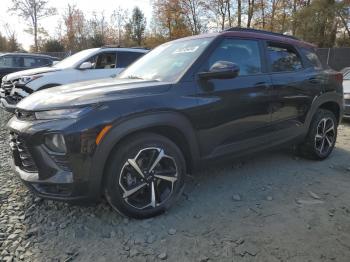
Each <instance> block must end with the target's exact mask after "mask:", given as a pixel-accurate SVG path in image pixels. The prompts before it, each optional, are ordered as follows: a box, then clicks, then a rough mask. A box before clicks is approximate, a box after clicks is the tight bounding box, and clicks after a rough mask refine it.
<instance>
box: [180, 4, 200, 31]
mask: <svg viewBox="0 0 350 262" xmlns="http://www.w3.org/2000/svg"><path fill="white" fill-rule="evenodd" d="M180 3H181V6H182V8H183V11H184V15H185V16H186V18H187V20H188V24H189V25H190V27H191V31H192V34H193V35H197V34H199V33H201V32H202V29H203V28H204V24H203V23H202V20H203V17H204V14H205V9H206V8H205V1H203V0H181V1H180Z"/></svg>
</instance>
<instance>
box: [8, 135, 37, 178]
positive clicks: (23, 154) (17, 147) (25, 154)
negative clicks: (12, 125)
mask: <svg viewBox="0 0 350 262" xmlns="http://www.w3.org/2000/svg"><path fill="white" fill-rule="evenodd" d="M10 146H11V149H12V150H13V151H15V152H17V153H18V157H19V162H20V165H21V167H22V169H23V170H25V171H28V172H37V170H38V169H37V167H36V165H35V162H34V160H33V158H32V156H31V154H30V152H29V150H28V147H27V145H26V143H25V141H24V140H23V139H22V138H21V137H19V136H18V135H17V134H16V133H10Z"/></svg>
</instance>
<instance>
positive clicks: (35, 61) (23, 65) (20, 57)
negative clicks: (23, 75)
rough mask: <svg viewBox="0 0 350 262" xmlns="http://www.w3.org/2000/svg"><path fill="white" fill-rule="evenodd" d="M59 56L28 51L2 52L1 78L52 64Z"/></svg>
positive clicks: (0, 60)
mask: <svg viewBox="0 0 350 262" xmlns="http://www.w3.org/2000/svg"><path fill="white" fill-rule="evenodd" d="M59 60H60V59H59V58H57V57H52V56H48V55H39V54H28V53H1V54H0V80H1V79H2V78H3V77H4V76H5V75H7V74H10V73H13V72H17V71H22V70H25V69H29V68H36V67H43V66H51V65H52V64H53V62H54V61H59Z"/></svg>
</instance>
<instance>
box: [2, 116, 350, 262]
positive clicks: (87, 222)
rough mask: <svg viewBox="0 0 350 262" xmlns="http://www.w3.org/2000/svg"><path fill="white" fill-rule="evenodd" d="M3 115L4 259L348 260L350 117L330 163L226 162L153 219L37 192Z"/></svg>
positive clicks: (194, 180)
mask: <svg viewBox="0 0 350 262" xmlns="http://www.w3.org/2000/svg"><path fill="white" fill-rule="evenodd" d="M8 118H9V115H8V114H5V113H4V112H0V138H1V140H0V261H160V260H167V261H266V262H274V261H346V262H348V261H349V259H350V194H349V188H350V161H349V160H350V124H347V123H345V124H343V125H341V126H340V128H339V137H338V144H337V148H336V150H335V151H334V153H333V154H332V155H331V157H330V158H329V159H328V160H326V161H323V162H313V161H308V160H304V159H299V158H297V157H294V156H293V154H292V153H290V152H288V151H280V152H274V153H268V154H262V155H261V156H260V157H254V158H249V159H246V160H244V161H243V162H237V161H236V162H233V161H232V162H231V163H227V164H221V165H218V166H216V167H213V168H210V169H209V170H206V171H203V172H200V173H199V174H196V175H195V176H193V177H189V178H188V186H187V187H186V189H185V193H184V194H183V196H182V199H180V201H179V202H178V203H177V205H176V206H174V207H173V208H172V209H171V210H170V211H169V212H168V213H166V214H164V215H162V216H159V217H157V218H154V219H148V220H143V221H140V220H129V219H126V218H123V217H121V216H120V215H118V214H117V213H115V212H113V211H112V210H111V208H110V207H109V206H108V205H107V204H106V203H101V204H99V205H97V206H93V207H79V206H70V205H67V204H65V203H56V202H53V201H47V200H42V199H39V198H36V197H34V196H33V195H32V194H31V193H29V192H28V190H27V189H26V188H25V187H24V186H22V184H21V182H20V181H19V180H18V178H17V177H15V176H13V172H12V171H11V169H10V165H9V163H10V152H9V146H8V144H7V132H6V130H5V129H4V125H5V123H6V120H7V119H8Z"/></svg>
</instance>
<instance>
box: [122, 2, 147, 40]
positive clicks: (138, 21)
mask: <svg viewBox="0 0 350 262" xmlns="http://www.w3.org/2000/svg"><path fill="white" fill-rule="evenodd" d="M145 29H146V18H145V15H144V14H143V13H142V11H141V10H140V8H138V7H135V8H134V9H133V11H132V15H131V18H130V20H129V23H128V24H127V31H128V32H129V33H130V37H131V39H132V40H133V41H135V42H136V44H137V45H139V46H140V45H141V44H142V41H143V38H144V34H145Z"/></svg>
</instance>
